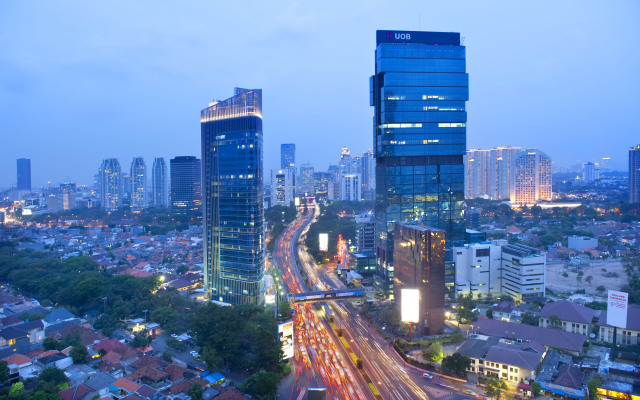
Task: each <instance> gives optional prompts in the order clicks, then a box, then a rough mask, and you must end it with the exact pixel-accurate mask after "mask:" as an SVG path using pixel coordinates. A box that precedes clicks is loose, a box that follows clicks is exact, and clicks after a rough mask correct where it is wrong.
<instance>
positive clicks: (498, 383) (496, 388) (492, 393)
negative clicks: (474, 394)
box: [486, 378, 508, 400]
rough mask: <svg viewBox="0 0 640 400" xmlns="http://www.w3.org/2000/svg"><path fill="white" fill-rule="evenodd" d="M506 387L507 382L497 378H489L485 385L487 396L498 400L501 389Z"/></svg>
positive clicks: (503, 389)
mask: <svg viewBox="0 0 640 400" xmlns="http://www.w3.org/2000/svg"><path fill="white" fill-rule="evenodd" d="M507 389H508V386H507V383H506V382H505V381H503V380H500V379H498V378H491V379H489V381H488V382H487V385H486V390H487V396H489V397H495V398H496V400H499V399H500V396H502V393H503V391H505V390H507Z"/></svg>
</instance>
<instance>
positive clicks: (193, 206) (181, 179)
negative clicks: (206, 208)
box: [169, 156, 202, 215]
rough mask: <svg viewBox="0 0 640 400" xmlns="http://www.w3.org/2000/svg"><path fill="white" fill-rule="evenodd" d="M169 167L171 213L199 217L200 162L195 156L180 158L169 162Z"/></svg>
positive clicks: (200, 205)
mask: <svg viewBox="0 0 640 400" xmlns="http://www.w3.org/2000/svg"><path fill="white" fill-rule="evenodd" d="M169 164H170V166H171V212H173V213H174V214H186V215H201V213H202V179H201V177H202V162H201V161H200V160H199V159H197V158H196V157H195V156H180V157H175V158H172V159H171V160H170V161H169Z"/></svg>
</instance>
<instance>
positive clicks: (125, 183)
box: [122, 172, 131, 199]
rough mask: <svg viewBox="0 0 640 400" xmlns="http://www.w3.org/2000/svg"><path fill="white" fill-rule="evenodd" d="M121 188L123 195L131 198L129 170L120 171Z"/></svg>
mask: <svg viewBox="0 0 640 400" xmlns="http://www.w3.org/2000/svg"><path fill="white" fill-rule="evenodd" d="M122 190H123V193H124V197H126V198H128V199H131V174H130V173H129V172H123V173H122Z"/></svg>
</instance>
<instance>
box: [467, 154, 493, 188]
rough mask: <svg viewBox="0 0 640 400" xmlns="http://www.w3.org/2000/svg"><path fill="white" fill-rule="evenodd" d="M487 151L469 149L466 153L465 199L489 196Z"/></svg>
mask: <svg viewBox="0 0 640 400" xmlns="http://www.w3.org/2000/svg"><path fill="white" fill-rule="evenodd" d="M490 155H491V152H490V151H489V150H478V149H471V150H468V151H467V165H466V175H467V179H465V197H466V198H467V199H475V198H477V197H484V196H488V195H489V187H490V179H489V171H490V169H489V159H490Z"/></svg>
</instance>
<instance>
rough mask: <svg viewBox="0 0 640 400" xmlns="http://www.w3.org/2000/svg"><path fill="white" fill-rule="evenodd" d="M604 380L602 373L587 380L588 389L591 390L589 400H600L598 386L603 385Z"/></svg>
mask: <svg viewBox="0 0 640 400" xmlns="http://www.w3.org/2000/svg"><path fill="white" fill-rule="evenodd" d="M603 382H604V381H603V380H602V377H601V376H600V375H594V376H593V378H591V379H589V381H588V382H587V389H588V391H589V397H588V400H598V387H600V385H602V383H603Z"/></svg>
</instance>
